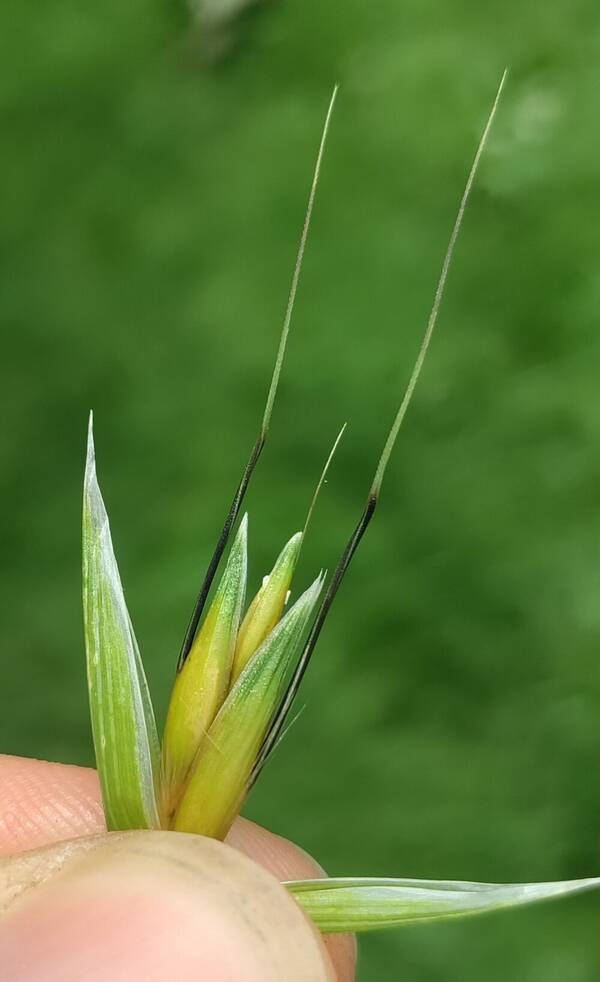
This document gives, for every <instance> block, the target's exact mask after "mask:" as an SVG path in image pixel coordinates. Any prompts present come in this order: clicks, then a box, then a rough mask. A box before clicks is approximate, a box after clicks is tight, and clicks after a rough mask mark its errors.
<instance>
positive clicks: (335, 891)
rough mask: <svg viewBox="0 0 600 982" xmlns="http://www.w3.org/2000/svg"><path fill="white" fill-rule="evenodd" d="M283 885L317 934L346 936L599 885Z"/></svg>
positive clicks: (354, 882)
mask: <svg viewBox="0 0 600 982" xmlns="http://www.w3.org/2000/svg"><path fill="white" fill-rule="evenodd" d="M284 885H285V886H286V887H287V889H288V890H289V891H290V892H291V893H292V894H293V895H294V897H295V898H296V900H297V901H298V903H299V904H300V905H301V907H303V908H304V910H305V912H306V913H307V914H308V916H309V917H310V918H311V920H313V921H314V923H315V924H316V925H317V927H318V928H319V929H320V930H321V931H323V932H324V933H334V932H342V933H346V932H355V931H377V930H380V929H381V928H385V927H400V926H402V925H403V924H414V923H416V922H418V921H435V920H446V919H448V918H451V917H465V916H467V915H469V914H484V913H486V912H487V911H493V910H501V909H502V908H507V907H521V906H523V905H524V904H532V903H536V902H537V901H539V900H549V899H550V898H551V897H563V896H565V895H567V894H570V893H581V892H583V891H584V890H592V889H594V888H595V887H598V886H600V877H592V878H590V879H585V880H562V881H559V882H556V883H464V882H460V881H459V882H451V881H445V880H377V879H367V878H365V879H343V878H339V879H323V880H295V881H289V882H287V883H285V884H284Z"/></svg>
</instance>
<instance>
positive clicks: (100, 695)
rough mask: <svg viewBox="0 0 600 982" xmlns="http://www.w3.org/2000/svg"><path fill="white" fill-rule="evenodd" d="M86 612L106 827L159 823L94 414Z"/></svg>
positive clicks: (153, 740) (148, 726)
mask: <svg viewBox="0 0 600 982" xmlns="http://www.w3.org/2000/svg"><path fill="white" fill-rule="evenodd" d="M83 615H84V627H85V647H86V654H87V674H88V689H89V700H90V713H91V717H92V731H93V735H94V748H95V751H96V764H97V767H98V774H99V776H100V784H101V786H102V797H103V801H104V811H105V815H106V822H107V825H108V828H109V829H111V830H115V829H149V828H158V827H159V819H158V808H157V786H158V775H159V773H160V769H159V768H160V751H159V743H158V736H157V732H156V724H155V721H154V713H153V710H152V703H151V701H150V694H149V692H148V685H147V682H146V677H145V675H144V669H143V666H142V661H141V658H140V653H139V649H138V646H137V641H136V639H135V634H134V632H133V627H132V624H131V620H130V617H129V613H128V611H127V606H126V604H125V597H124V594H123V587H122V585H121V578H120V576H119V570H118V567H117V562H116V559H115V554H114V551H113V546H112V541H111V536H110V527H109V523H108V515H107V513H106V508H105V506H104V501H103V499H102V494H101V493H100V488H99V486H98V481H97V478H96V462H95V453H94V437H93V430H92V415H91V414H90V424H89V433H88V447H87V461H86V469H85V481H84V488H83Z"/></svg>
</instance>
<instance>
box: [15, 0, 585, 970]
mask: <svg viewBox="0 0 600 982" xmlns="http://www.w3.org/2000/svg"><path fill="white" fill-rule="evenodd" d="M222 41H223V37H222V36H220V37H219V39H218V46H220V45H221V43H222ZM230 41H231V43H230V45H229V47H228V48H227V49H226V50H225V49H223V50H222V51H221V57H219V58H216V57H212V58H211V59H210V61H208V60H207V58H206V53H207V51H208V52H210V53H211V54H212V55H213V56H214V54H215V51H216V47H215V44H213V36H212V35H211V36H206V33H205V30H204V28H203V27H202V26H201V25H200V26H199V25H197V26H196V28H195V29H193V28H192V27H191V21H190V17H189V12H188V11H187V10H186V8H185V7H184V6H183V5H182V4H181V3H178V0H151V2H146V3H142V2H139V0H130V2H129V3H122V2H121V0H104V2H103V3H102V4H97V5H91V4H81V3H79V2H75V0H47V2H46V3H44V4H39V3H32V2H26V0H20V2H18V3H17V2H13V0H8V2H7V3H5V4H3V5H2V7H1V9H0V56H1V57H0V63H1V65H2V68H1V69H0V71H1V74H2V81H1V87H0V125H1V129H0V132H1V135H2V139H1V144H2V151H1V154H0V175H1V180H0V196H1V199H2V200H1V209H0V247H1V250H2V256H1V262H0V318H1V321H0V322H1V324H2V355H1V366H2V367H1V374H2V377H1V380H0V382H1V385H0V399H1V403H2V426H1V427H0V448H1V450H0V452H1V471H0V473H1V482H2V489H1V502H2V508H1V512H0V535H1V540H2V564H1V583H0V591H1V596H2V604H1V610H2V617H1V623H0V643H1V649H2V659H1V661H0V691H1V694H2V704H1V705H2V712H1V717H0V720H1V722H0V726H1V731H2V733H1V744H0V745H1V747H2V750H3V751H6V752H9V753H19V754H29V755H36V756H40V757H49V758H52V759H57V760H65V761H76V762H80V763H87V764H89V763H91V762H92V747H91V741H90V732H89V724H88V712H87V705H86V688H85V676H84V658H83V647H82V628H81V613H80V569H79V564H80V556H79V551H80V496H81V483H82V475H83V461H84V443H85V430H86V423H87V414H88V410H89V409H90V407H93V408H94V410H95V417H96V442H97V450H98V457H99V474H100V479H101V482H102V486H103V489H104V492H105V497H106V501H107V504H108V507H109V510H110V514H111V518H112V526H113V534H114V539H115V544H116V548H117V551H118V556H119V561H120V565H121V572H122V576H123V580H124V583H125V587H126V591H127V596H128V600H129V605H130V610H131V612H132V616H133V619H134V622H135V625H136V630H137V634H138V638H139V641H140V646H141V649H142V652H143V655H144V659H145V663H146V666H147V671H148V675H149V678H150V681H151V685H152V689H153V692H154V693H155V698H156V703H157V709H158V712H159V715H160V717H161V719H162V717H163V715H164V710H165V705H166V700H167V696H168V691H169V687H170V683H171V679H172V675H173V669H174V663H175V659H176V655H177V651H178V646H179V643H180V641H181V637H182V634H183V630H184V627H185V623H186V620H187V617H188V614H189V611H190V607H191V604H192V600H193V597H194V594H195V591H196V589H197V587H198V585H199V581H200V578H201V574H202V572H203V569H204V564H205V563H206V561H207V558H208V555H209V552H210V549H211V546H212V544H213V542H214V539H215V536H216V534H217V531H218V529H219V527H220V522H221V521H222V519H223V516H224V512H225V509H226V505H227V504H228V501H229V499H230V496H231V494H232V492H233V489H234V486H235V484H236V482H237V479H238V477H239V473H240V469H241V467H242V464H243V462H244V461H245V458H246V455H247V453H248V451H249V449H250V446H251V444H252V442H253V439H254V437H255V434H256V430H257V426H258V421H259V418H260V413H261V412H262V403H263V399H264V396H265V392H266V386H267V382H268V377H269V373H270V370H271V365H272V359H273V356H274V350H275V345H276V341H277V337H278V330H279V325H280V322H281V317H282V313H283V310H284V307H285V301H286V295H287V290H288V284H289V279H290V274H291V268H292V264H293V260H294V255H295V250H296V244H297V238H298V233H299V229H300V226H301V223H302V217H303V210H304V205H305V200H306V194H307V189H308V184H309V179H310V173H311V169H312V166H313V160H314V154H315V150H316V145H317V143H318V139H319V133H320V128H321V124H322V120H323V116H324V112H325V109H326V105H327V101H328V99H329V94H330V91H331V87H332V83H333V82H334V81H335V80H336V79H338V80H339V81H340V83H341V91H340V96H339V101H338V107H337V110H336V114H335V119H334V123H333V126H332V132H331V138H330V143H329V147H328V150H327V157H326V161H325V166H324V172H323V178H322V183H321V187H320V190H319V195H318V203H317V209H316V214H315V221H314V226H313V230H312V234H311V238H310V243H309V248H308V252H307V257H306V263H305V267H304V273H303V278H302V283H301V289H300V293H299V298H298V304H297V309H296V316H295V322H294V330H293V335H292V336H291V339H290V345H289V352H288V361H287V364H286V366H285V371H284V375H283V379H282V386H281V390H280V394H279V398H278V402H277V405H276V412H275V417H274V423H273V429H272V438H271V441H270V445H269V447H268V450H267V451H266V453H265V456H264V459H263V460H262V461H261V464H260V468H259V471H258V473H257V479H256V482H255V484H254V486H253V488H252V492H251V494H250V495H249V498H248V506H249V510H250V519H251V525H250V535H251V550H252V551H251V582H252V584H254V585H258V583H259V582H260V578H261V576H262V575H263V573H265V572H266V571H267V569H268V568H269V565H270V563H271V561H272V559H273V557H274V555H275V553H276V551H277V550H278V548H279V546H280V545H281V543H282V542H283V541H284V539H285V538H286V537H287V536H289V535H290V534H291V533H292V532H293V531H295V530H296V529H297V528H298V527H299V526H300V525H301V523H302V521H303V516H304V512H305V508H306V506H307V503H308V500H309V498H310V495H311V492H312V489H313V486H314V483H315V481H316V478H317V476H318V472H319V470H320V467H321V465H322V462H323V460H324V458H325V456H326V453H327V451H328V449H329V446H330V444H331V442H332V440H333V438H334V436H335V434H336V433H337V430H338V429H339V426H340V425H341V423H342V422H343V421H344V420H347V421H348V423H349V427H348V431H347V434H346V436H345V438H344V441H343V444H342V446H341V448H340V451H339V454H338V457H337V460H336V462H335V465H334V467H333V468H332V472H331V479H330V481H329V484H328V486H327V488H326V490H325V492H324V494H323V495H322V499H321V502H320V504H319V508H318V511H317V514H316V517H315V520H314V525H313V527H312V531H311V535H310V540H309V542H308V543H307V546H306V550H305V553H304V556H303V560H302V568H301V570H300V573H299V578H298V581H297V587H298V588H299V587H301V586H303V585H305V584H306V583H307V582H308V579H309V577H311V576H312V575H313V574H314V572H315V571H316V570H317V569H318V568H320V567H321V566H326V567H328V568H330V569H331V567H332V565H333V564H334V562H335V560H336V557H337V555H338V553H339V551H340V549H341V547H342V546H343V544H344V541H345V538H346V536H347V535H348V534H349V531H350V530H351V528H352V526H353V524H354V522H355V520H356V518H357V516H358V514H359V511H360V509H361V507H362V504H363V501H364V497H365V494H366V490H367V488H368V484H369V480H370V475H371V473H372V469H373V467H374V464H375V461H376V458H377V454H378V451H379V448H380V445H381V442H382V440H383V436H384V433H385V431H386V427H387V426H388V424H389V421H390V418H391V415H392V412H393V410H394V407H395V404H396V401H397V399H398V397H399V394H400V392H401V390H402V387H403V385H404V384H405V382H406V379H407V376H408V373H409V370H410V367H411V365H412V362H413V359H414V357H415V353H416V348H417V345H418V341H419V337H420V334H421V332H422V329H423V326H424V322H425V319H426V316H427V312H428V307H429V304H430V301H431V297H432V293H433V290H434V286H435V281H436V277H437V274H438V270H439V266H440V262H441V258H442V255H443V251H444V248H445V243H446V240H447V236H448V232H449V229H450V226H451V223H452V220H453V217H454V213H455V209H456V205H457V202H458V198H459V195H460V191H461V188H462V184H463V181H464V177H465V174H466V171H467V169H468V166H469V163H470V160H471V157H472V154H473V152H474V147H475V143H476V140H477V138H478V134H479V132H480V129H481V126H482V124H483V121H484V118H485V115H486V112H487V109H488V107H489V105H490V102H491V100H492V97H493V93H494V91H495V87H496V85H497V82H498V79H499V77H500V74H501V72H502V69H503V67H504V65H505V64H506V63H509V64H510V65H511V66H512V73H511V77H510V82H509V85H508V87H507V91H506V98H505V101H504V104H503V106H502V109H501V113H500V116H499V119H498V125H497V127H496V129H495V132H494V135H493V139H492V142H491V144H490V148H489V152H488V153H487V156H486V159H485V161H484V165H483V167H482V171H481V175H480V178H479V181H478V185H477V189H476V191H475V193H474V195H473V198H472V200H471V204H470V207H469V211H468V216H467V221H466V224H465V228H464V233H463V236H462V239H461V241H460V244H459V247H458V250H457V255H456V261H455V265H454V268H453V270H452V274H451V279H450V284H449V289H448V294H447V298H446V301H445V303H444V308H443V313H442V317H441V321H440V325H439V328H440V329H439V334H438V335H437V337H436V338H435V343H434V345H433V347H432V351H431V357H430V360H429V362H428V364H427V366H426V370H425V373H424V375H423V378H422V383H421V385H420V387H419V390H418V393H417V396H416V399H415V402H414V405H413V407H412V409H411V411H410V413H409V416H408V418H407V421H406V426H405V429H404V431H403V433H402V435H401V439H400V441H399V445H398V448H397V453H396V455H395V458H394V460H393V462H392V466H391V468H390V472H389V475H388V478H387V480H386V483H385V485H384V496H383V500H382V504H381V509H380V512H379V513H378V515H377V517H376V519H375V521H374V523H373V526H372V529H371V530H370V532H369V534H368V537H367V539H366V540H365V543H364V546H363V547H362V549H361V551H360V553H359V554H358V556H357V559H356V562H355V565H354V566H353V568H352V571H351V574H350V575H349V576H348V579H347V582H346V583H345V584H344V588H343V591H342V592H341V594H340V596H339V599H338V601H337V603H336V606H335V609H334V612H333V613H332V616H331V619H330V621H329V622H328V624H327V627H326V630H325V631H324V634H323V636H322V639H321V642H320V645H319V648H318V651H317V656H316V657H315V660H314V663H313V666H312V668H311V671H310V673H309V675H308V677H307V679H306V684H305V687H304V689H303V693H302V697H301V700H300V704H304V703H305V704H306V709H305V711H304V713H303V714H302V716H301V718H300V720H299V721H298V722H297V723H296V725H295V726H294V727H293V729H292V731H291V732H290V734H289V735H288V737H287V739H286V740H285V742H284V744H283V746H282V747H281V748H280V750H279V752H278V754H277V756H276V758H275V759H274V761H273V763H272V765H271V766H270V767H269V768H268V771H267V772H265V775H264V778H263V780H262V781H261V783H260V785H259V786H258V787H257V788H256V791H255V793H254V794H253V796H252V799H251V801H250V802H249V804H248V807H247V814H248V815H250V816H252V817H254V818H256V819H257V820H259V821H261V822H264V823H265V824H266V825H268V826H269V827H270V828H272V829H274V830H276V831H278V832H280V833H282V834H284V835H287V836H290V837H292V838H294V839H296V840H297V841H298V842H300V843H301V844H302V845H303V846H304V847H305V848H307V849H309V850H310V851H312V852H314V853H315V855H316V856H318V857H319V859H320V860H321V862H322V863H323V865H324V866H325V867H326V868H327V869H328V870H329V871H330V872H331V873H337V874H349V873H352V874H383V875H401V876H421V877H448V878H467V879H481V880H508V881H511V880H535V879H553V878H560V877H577V876H584V875H589V874H592V873H595V872H598V866H599V863H598V841H597V840H598V740H599V734H600V714H599V712H598V704H599V701H600V666H599V665H598V652H599V650H600V607H599V604H598V597H599V594H600V507H599V500H598V499H599V495H600V454H599V452H598V446H599V443H600V397H599V387H598V379H599V377H600V332H599V325H598V309H599V305H600V266H599V256H600V179H599V166H600V165H599V164H598V160H599V149H600V140H599V135H598V130H599V125H600V124H599V109H600V77H599V75H598V62H599V56H600V13H599V12H598V7H597V4H596V3H594V2H592V0H548V2H546V3H545V4H543V5H542V4H539V3H527V2H525V3H523V2H522V0H521V2H515V0H509V2H507V3H505V4H503V5H501V7H498V6H497V5H492V4H481V3H475V2H472V0H459V2H455V3H452V4H449V3H445V2H444V0H406V2H404V3H398V2H392V0H382V2H380V3H379V4H377V5H370V4H364V3H361V2H357V0H349V2H347V3H345V4H340V3H335V2H333V0H321V2H320V3H315V2H304V3H296V4H294V3H292V2H291V0H288V2H286V3H283V2H278V0H273V2H271V3H269V4H264V5H262V6H261V7H260V8H256V9H255V10H248V11H247V12H246V13H245V14H244V16H243V17H241V18H240V19H239V21H238V22H236V23H235V24H234V25H232V32H231V38H230ZM596 910H597V901H596V900H595V899H594V898H593V897H581V898H575V899H573V900H571V901H565V902H563V903H559V904H556V905H550V906H546V907H541V908H538V909H535V910H532V911H525V912H520V913H514V914H501V915H498V916H496V917H490V918H489V919H482V920H480V921H479V920H475V921H472V922H469V921H466V922H464V923H460V922H459V923H456V924H450V925H441V926H433V927H421V928H418V929H410V930H408V929H407V930H404V931H398V932H397V933H391V934H386V935H379V936H373V937H367V938H365V939H364V941H363V942H362V945H361V964H360V971H359V978H360V979H361V980H363V982H367V980H381V979H406V980H410V982H434V980H447V979H459V978H460V979H461V982H472V980H475V979H477V980H480V979H482V978H485V979H486V980H488V982H504V980H506V979H507V978H510V979H519V980H521V979H527V980H528V982H538V980H539V982H565V980H569V982H570V980H583V982H592V980H593V979H596V978H597V971H598V952H597V944H596V930H597V928H596Z"/></svg>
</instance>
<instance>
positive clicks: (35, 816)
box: [0, 754, 356, 982]
mask: <svg viewBox="0 0 600 982" xmlns="http://www.w3.org/2000/svg"><path fill="white" fill-rule="evenodd" d="M105 830H106V826H105V822H104V814H103V810H102V804H101V798H100V789H99V784H98V778H97V775H96V772H95V771H93V770H91V769H89V768H83V767H76V766H72V765H66V764H54V763H48V762H47V761H39V760H30V759H27V758H19V757H11V756H6V755H1V754H0V856H2V855H7V854H12V853H18V852H21V851H23V850H30V849H35V848H36V847H40V846H45V845H48V844H50V843H54V842H62V841H63V840H65V839H72V838H74V837H78V836H90V835H96V834H98V833H102V832H104V831H105ZM227 841H228V843H229V844H230V845H231V846H233V847H234V848H235V849H237V850H239V851H240V852H242V853H244V854H245V855H246V856H249V857H250V858H251V859H252V860H254V861H255V862H256V863H258V864H259V865H261V866H263V867H264V868H265V869H267V870H269V872H270V873H272V875H273V876H274V877H275V878H276V879H277V880H286V879H290V880H292V879H303V878H309V877H318V876H323V875H324V874H323V870H322V869H321V867H320V866H319V865H318V864H317V863H316V862H315V860H313V859H312V857H310V856H308V855H307V854H306V853H305V852H303V851H302V850H301V849H299V848H298V847H297V846H295V845H294V844H293V843H291V842H289V840H287V839H283V838H281V837H280V836H277V835H274V834H272V833H270V832H267V831H266V830H265V829H262V828H261V827H260V826H258V825H255V824H254V823H253V822H249V821H247V820H245V819H242V818H240V819H238V820H237V821H236V822H235V824H234V826H233V828H232V830H231V832H230V834H229V836H228V840H227ZM324 942H325V945H326V947H327V950H328V952H329V956H330V958H331V961H332V964H333V965H334V969H335V978H336V979H337V980H338V982H352V980H353V979H354V973H355V963H356V945H355V940H354V938H353V937H352V936H350V935H330V936H328V937H326V938H325V939H324Z"/></svg>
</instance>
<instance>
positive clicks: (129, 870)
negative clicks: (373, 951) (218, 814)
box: [0, 832, 333, 982]
mask: <svg viewBox="0 0 600 982" xmlns="http://www.w3.org/2000/svg"><path fill="white" fill-rule="evenodd" d="M0 911H2V916H1V918H0V964H2V969H3V971H2V978H3V982H58V980H59V979H60V982H96V980H97V982H100V980H102V982H104V980H105V979H107V978H109V979H111V980H113V982H126V980H127V982H133V980H136V979H143V980H144V982H159V980H160V982H164V979H169V978H171V979H177V980H178V982H188V980H189V982H192V980H194V982H197V980H198V979H204V980H206V982H209V980H210V982H281V980H282V979H286V982H329V980H331V979H332V978H333V974H332V970H331V966H330V963H329V961H328V958H327V955H326V953H325V949H324V947H323V945H322V943H321V939H320V937H319V935H318V933H317V932H316V930H315V929H314V928H313V927H312V925H311V924H310V923H309V921H308V920H307V919H306V918H305V916H304V914H303V913H302V911H301V910H300V908H299V907H298V906H297V905H296V903H295V901H294V900H293V899H292V898H291V897H290V896H289V894H288V893H287V891H286V890H285V888H284V887H283V886H281V884H280V883H278V882H277V880H276V879H275V878H274V877H272V876H271V874H269V873H268V872H267V871H266V870H264V869H262V868H261V867H260V866H258V865H256V864H255V863H254V862H253V861H252V860H250V859H248V858H247V857H246V856H243V855H242V854H241V853H239V852H237V851H236V850H234V849H232V848H230V847H229V846H226V845H224V844H223V843H220V842H215V841H214V840H211V839H205V838H202V837H200V836H192V835H185V834H181V833H176V832H126V833H112V834H109V835H105V836H97V837H92V838H88V839H79V840H73V841H72V842H66V843H59V844H57V845H53V846H50V847H46V848H44V849H40V850H36V851H35V852H30V853H25V854H22V855H20V856H16V857H12V858H7V859H4V860H2V865H0Z"/></svg>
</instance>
